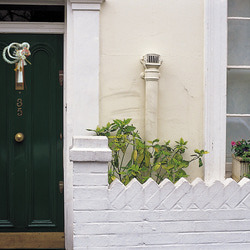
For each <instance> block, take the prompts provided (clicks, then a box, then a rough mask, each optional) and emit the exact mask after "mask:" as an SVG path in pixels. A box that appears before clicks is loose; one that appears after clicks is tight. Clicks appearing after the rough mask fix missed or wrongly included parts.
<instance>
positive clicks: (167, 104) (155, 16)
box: [100, 0, 204, 180]
mask: <svg viewBox="0 0 250 250" xmlns="http://www.w3.org/2000/svg"><path fill="white" fill-rule="evenodd" d="M203 4H204V3H203V1H200V0H189V1H187V0H179V1H176V0H164V1H162V0H126V1H117V0H107V1H106V2H104V3H103V4H102V7H101V16H100V53H101V54H100V123H101V125H104V124H106V123H107V122H108V121H112V119H116V118H119V119H122V118H132V121H133V123H134V124H135V125H136V126H137V127H138V129H139V130H140V131H141V134H142V136H144V101H145V100H144V95H145V82H144V80H143V79H141V78H140V73H141V72H142V71H143V66H142V65H141V63H140V59H141V57H142V56H143V55H145V54H147V53H158V54H160V55H161V57H162V59H163V64H162V65H161V67H160V73H161V78H160V80H159V103H158V107H159V111H158V137H159V139H161V140H162V141H163V140H169V139H170V140H171V141H173V142H174V141H175V140H178V139H179V138H180V137H183V138H184V139H185V140H187V141H189V143H188V145H189V149H190V150H189V152H190V153H192V151H193V149H195V148H199V149H201V148H203V147H204V146H203V143H204V142H203V134H204V128H203V127H204V122H203V116H204V113H203V108H204V105H203V101H204V95H203V91H204V80H203V67H204V64H203V60H204V52H203V50H204V39H203V37H204V10H203V9H204V6H203ZM189 152H188V153H189ZM194 165H195V166H194V167H192V169H189V170H188V173H189V174H191V177H190V180H193V179H194V178H195V177H201V178H203V169H202V168H199V167H198V166H197V164H194Z"/></svg>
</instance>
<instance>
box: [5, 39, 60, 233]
mask: <svg viewBox="0 0 250 250" xmlns="http://www.w3.org/2000/svg"><path fill="white" fill-rule="evenodd" d="M24 41H25V42H28V43H29V44H30V46H31V47H30V51H31V56H29V57H28V58H27V59H28V60H29V61H30V62H31V65H29V64H28V65H27V66H25V67H24V73H25V89H24V90H15V72H14V68H15V66H14V65H13V64H8V63H6V62H5V61H4V60H3V59H2V58H1V60H0V76H1V77H0V88H1V89H0V105H1V106H0V129H1V130H0V131H1V133H2V136H1V137H0V138H1V139H0V201H1V202H0V232H7V231H10V232H32V231H37V232H42V231H44V232H47V231H55V232H62V231H63V224H64V223H63V194H62V193H60V192H59V181H62V180H63V155H62V152H63V140H62V132H63V115H62V113H63V112H62V110H63V88H62V86H61V85H60V83H59V78H58V75H59V70H62V69H63V64H62V62H63V36H62V35H37V34H34V35H32V34H0V50H1V51H2V50H3V48H4V47H6V46H7V45H9V44H10V43H11V42H18V43H22V42H24ZM19 132H21V133H23V134H24V140H23V141H22V142H16V141H15V139H14V138H15V135H16V133H19Z"/></svg>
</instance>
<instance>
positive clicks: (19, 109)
mask: <svg viewBox="0 0 250 250" xmlns="http://www.w3.org/2000/svg"><path fill="white" fill-rule="evenodd" d="M16 106H17V115H18V116H22V115H23V109H22V106H23V100H22V99H21V98H18V99H17V102H16Z"/></svg>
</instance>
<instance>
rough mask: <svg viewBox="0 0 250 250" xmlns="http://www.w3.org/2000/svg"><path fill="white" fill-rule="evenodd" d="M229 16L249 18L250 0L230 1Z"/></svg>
mask: <svg viewBox="0 0 250 250" xmlns="http://www.w3.org/2000/svg"><path fill="white" fill-rule="evenodd" d="M228 16H230V17H232V16H235V17H249V16H250V1H249V0H229V1H228Z"/></svg>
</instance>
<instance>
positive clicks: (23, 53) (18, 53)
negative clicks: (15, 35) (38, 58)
mask: <svg viewBox="0 0 250 250" xmlns="http://www.w3.org/2000/svg"><path fill="white" fill-rule="evenodd" d="M29 48H30V45H29V44H28V43H27V42H23V43H22V44H21V43H11V44H10V45H9V46H6V47H5V48H4V50H3V59H4V61H5V62H7V63H9V64H14V63H18V65H17V67H16V68H15V70H19V71H22V64H23V65H27V63H26V61H27V62H28V63H30V62H29V61H28V60H27V58H26V57H28V56H29V55H30V51H29ZM11 49H14V51H13V52H12V54H11V51H10V50H11ZM7 54H8V56H9V57H10V58H11V59H14V60H12V61H11V60H9V59H8V58H7Z"/></svg>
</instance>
